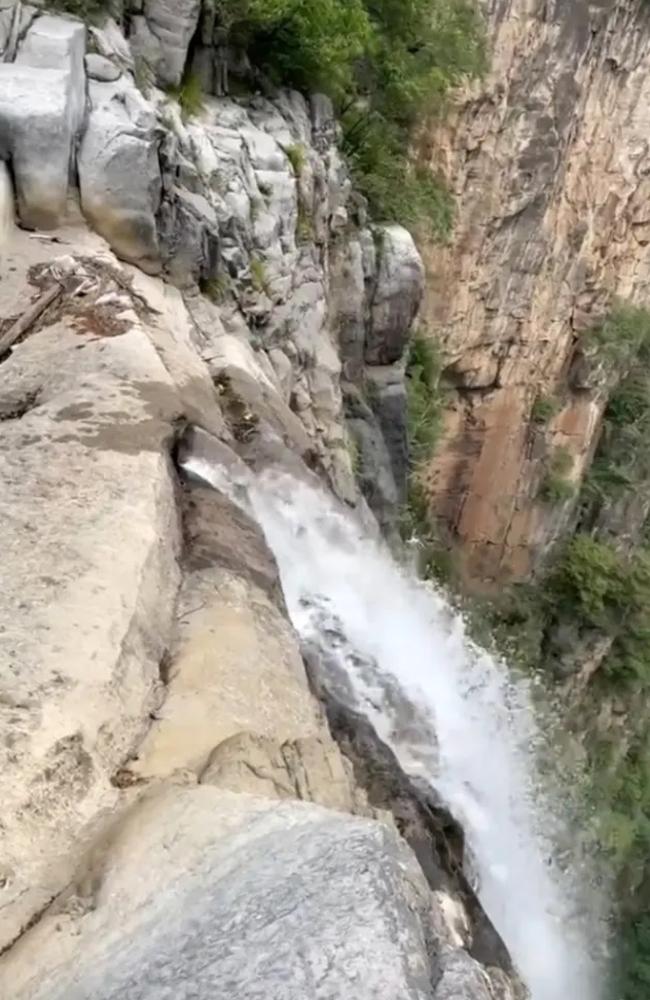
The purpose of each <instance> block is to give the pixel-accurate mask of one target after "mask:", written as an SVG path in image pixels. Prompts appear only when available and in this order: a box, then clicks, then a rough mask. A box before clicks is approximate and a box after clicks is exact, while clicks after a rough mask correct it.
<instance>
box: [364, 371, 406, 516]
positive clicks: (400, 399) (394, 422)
mask: <svg viewBox="0 0 650 1000" xmlns="http://www.w3.org/2000/svg"><path fill="white" fill-rule="evenodd" d="M365 376H366V391H367V396H368V400H369V402H370V405H371V407H372V410H373V412H374V414H375V416H376V417H377V422H378V424H379V428H380V430H381V434H382V437H383V439H384V442H385V445H386V448H387V450H388V454H389V456H390V468H391V470H392V473H393V480H394V482H395V487H396V490H397V503H398V505H400V506H401V505H403V504H405V503H406V496H407V492H408V474H409V431H408V399H407V394H406V377H405V371H404V365H402V364H396V365H387V366H385V367H384V366H377V367H369V368H366V370H365Z"/></svg>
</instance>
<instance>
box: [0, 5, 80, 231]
mask: <svg viewBox="0 0 650 1000" xmlns="http://www.w3.org/2000/svg"><path fill="white" fill-rule="evenodd" d="M84 39H85V28H84V26H83V25H82V24H81V23H80V22H78V21H70V20H67V19H64V18H59V17H40V18H38V19H37V20H36V21H35V22H34V24H33V25H32V27H31V28H30V29H29V31H28V32H27V36H26V38H25V40H24V41H23V42H22V44H21V46H20V49H19V51H18V54H17V56H16V61H15V62H14V63H0V159H9V158H11V161H12V169H13V174H14V177H15V182H16V195H17V200H18V212H19V216H20V219H21V221H22V223H23V225H25V226H27V227H30V228H44V229H47V228H50V227H52V226H54V225H56V224H57V223H58V222H59V221H60V220H61V219H62V218H63V216H64V214H65V208H66V199H67V194H68V177H69V172H70V168H71V164H72V154H73V141H74V138H75V135H76V133H77V131H78V129H79V127H80V125H81V121H82V116H83V111H84V106H85V83H84V80H85V77H84V65H83V53H84Z"/></svg>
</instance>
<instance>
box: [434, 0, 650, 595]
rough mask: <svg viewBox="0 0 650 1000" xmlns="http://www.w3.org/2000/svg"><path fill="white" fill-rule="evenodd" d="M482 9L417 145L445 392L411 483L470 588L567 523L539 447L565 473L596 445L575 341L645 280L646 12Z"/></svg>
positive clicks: (495, 1) (518, 567)
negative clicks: (440, 208) (547, 408)
mask: <svg viewBox="0 0 650 1000" xmlns="http://www.w3.org/2000/svg"><path fill="white" fill-rule="evenodd" d="M487 16H488V22H489V37H490V46H491V52H492V57H491V70H490V73H489V75H488V77H487V78H486V80H485V82H484V84H483V85H480V86H477V87H476V88H475V89H473V90H472V91H471V92H467V93H465V94H463V95H461V97H460V99H459V104H458V107H457V109H456V111H455V113H454V114H453V116H452V120H451V124H450V125H449V126H448V127H445V128H444V129H443V130H442V131H436V132H435V134H431V135H430V136H428V137H427V139H426V140H425V144H426V143H427V142H430V148H431V150H432V151H433V152H432V156H433V157H434V160H433V162H434V165H435V166H436V169H438V168H439V167H440V164H441V158H442V167H443V170H444V172H445V173H446V175H447V177H448V178H449V181H450V183H451V187H452V188H453V191H454V193H455V195H456V197H457V203H458V204H457V219H456V226H455V229H454V234H453V238H452V240H451V241H450V243H449V245H447V246H444V247H435V248H431V249H430V250H429V251H428V253H427V255H426V256H427V265H428V271H429V277H428V284H427V299H426V307H425V318H426V319H427V320H428V321H429V322H430V324H431V326H432V328H433V329H434V331H435V332H437V333H438V334H439V335H440V337H441V338H442V341H443V343H444V349H445V354H446V362H447V366H448V367H447V370H446V376H447V380H448V382H449V383H450V384H451V385H452V386H453V387H454V391H452V392H451V394H450V397H449V405H448V408H447V413H446V428H445V435H444V440H443V443H442V445H441V447H440V449H439V452H438V454H437V456H436V461H435V463H434V465H432V467H431V470H430V473H429V477H428V489H429V496H430V500H431V511H432V516H433V517H434V518H435V519H436V520H437V522H438V524H439V525H440V527H441V528H442V530H443V533H445V534H446V537H447V538H448V541H449V543H450V544H451V545H453V546H454V547H456V548H457V550H458V553H459V557H460V561H461V565H462V567H463V571H464V574H465V576H466V578H467V580H468V581H469V582H473V583H474V584H485V583H490V582H493V581H495V580H500V579H507V578H516V579H521V578H523V577H526V576H527V575H529V574H530V572H531V571H532V570H533V569H534V568H535V567H536V566H537V565H538V564H539V560H540V557H541V555H542V554H543V553H544V551H545V550H546V549H547V548H548V545H549V543H550V542H552V541H553V539H554V538H556V537H557V535H558V533H559V532H560V531H561V530H562V528H563V527H564V526H565V525H566V522H567V517H568V515H569V510H570V507H571V505H570V503H569V504H564V505H562V504H560V505H558V506H555V507H551V508H549V506H548V505H546V506H545V505H543V504H540V503H539V502H538V499H537V494H538V490H539V482H540V477H541V475H542V472H543V466H544V461H545V459H546V457H547V456H549V455H550V454H552V453H553V452H554V451H555V450H556V449H557V448H564V449H566V450H567V451H568V453H569V454H570V456H571V467H570V468H569V469H568V478H569V479H570V480H571V481H573V482H577V481H578V480H579V478H580V476H581V474H582V472H583V470H584V469H585V466H586V464H587V463H588V462H589V460H590V458H591V454H592V451H593V448H594V446H595V440H596V437H597V433H598V429H599V419H600V415H601V413H602V408H603V404H604V398H605V392H604V389H605V388H606V384H605V383H606V376H607V373H602V372H600V373H599V372H595V373H593V372H592V373H591V374H590V375H589V376H588V377H587V378H583V377H582V375H581V371H582V369H583V367H584V366H583V365H582V359H581V356H580V347H581V345H580V337H581V335H582V334H584V331H586V330H588V329H589V328H590V327H591V326H593V325H594V324H596V323H597V322H598V320H599V319H600V318H601V317H602V315H603V313H604V311H605V310H606V309H607V307H608V302H609V301H610V300H611V298H612V297H613V296H617V295H618V296H622V297H624V298H626V299H629V300H631V301H633V302H638V303H642V302H644V301H646V300H647V292H648V282H649V279H650V252H649V250H648V241H649V239H650V228H649V224H650V219H649V216H648V194H649V193H650V179H649V174H648V169H649V167H650V160H649V158H648V149H647V135H648V129H649V128H650V24H649V22H648V18H647V14H646V13H645V12H644V11H643V10H640V9H639V5H638V4H636V3H633V2H627V0H621V2H618V3H609V2H597V3H593V2H591V3H590V2H587V0H576V2H575V3H571V4H566V3H561V2H551V3H546V2H542V0H540V2H537V0H491V2H490V3H489V4H488V5H487ZM545 396H555V397H556V398H557V408H556V412H555V414H554V415H553V416H552V418H551V419H550V420H549V421H548V422H546V423H545V424H544V425H543V426H539V425H537V424H535V422H534V421H532V420H531V410H532V407H533V403H534V400H535V399H536V398H537V397H545Z"/></svg>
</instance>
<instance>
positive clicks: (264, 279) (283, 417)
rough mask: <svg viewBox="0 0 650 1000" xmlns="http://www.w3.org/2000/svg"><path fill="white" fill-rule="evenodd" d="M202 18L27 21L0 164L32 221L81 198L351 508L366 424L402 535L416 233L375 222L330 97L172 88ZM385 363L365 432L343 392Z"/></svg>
mask: <svg viewBox="0 0 650 1000" xmlns="http://www.w3.org/2000/svg"><path fill="white" fill-rule="evenodd" d="M199 6H200V5H199V4H198V3H197V2H195V0H188V2H187V3H185V4H184V5H182V6H181V7H178V6H177V5H170V4H165V3H159V2H157V0H155V2H154V0H151V2H150V3H147V4H145V5H144V9H143V10H142V11H141V12H140V13H135V14H133V15H130V14H129V15H128V16H127V15H126V14H125V22H124V23H125V24H126V25H127V26H128V27H129V31H130V35H129V40H128V41H127V39H126V38H125V37H124V36H123V35H122V34H121V32H120V28H119V27H118V25H117V24H116V23H115V22H114V21H111V20H107V21H106V22H105V23H104V24H102V25H99V26H97V25H95V26H93V27H92V28H90V29H86V28H85V27H84V26H83V25H82V24H81V23H80V22H78V21H75V20H73V19H69V18H62V17H52V16H48V15H40V16H35V17H32V20H31V24H30V23H29V22H27V27H26V28H25V25H23V24H22V22H21V26H20V27H19V30H18V28H16V30H15V31H14V34H13V36H12V38H13V41H11V43H10V40H9V39H7V42H6V46H7V48H6V52H5V60H6V61H5V62H3V63H1V64H0V71H1V72H2V73H4V74H5V76H6V78H7V86H6V87H5V88H4V89H3V95H2V96H0V122H1V121H2V118H1V116H2V114H3V112H2V107H3V104H2V102H3V100H5V102H6V106H5V111H4V114H5V129H4V133H5V134H6V139H5V145H4V146H2V139H0V158H2V159H7V160H9V161H10V162H11V166H12V170H13V174H14V177H15V181H16V187H17V196H18V215H19V220H20V222H21V224H23V225H26V226H34V225H39V226H41V227H43V226H54V225H57V224H58V223H60V222H62V221H63V220H64V218H65V216H66V210H67V208H68V207H69V206H70V205H71V204H73V202H74V200H75V199H76V198H77V197H78V200H79V206H80V208H81V211H82V213H83V215H84V217H85V218H86V220H87V221H88V223H89V225H90V226H91V227H92V228H93V229H94V230H95V231H96V232H97V233H99V234H100V235H101V236H102V237H103V238H104V239H105V240H106V241H107V242H108V244H109V245H110V247H111V249H112V250H113V251H114V252H115V253H116V254H117V255H118V257H120V258H121V259H122V260H125V261H128V262H131V263H134V264H136V265H137V266H138V268H139V269H140V270H143V271H145V272H147V273H150V274H156V273H164V274H165V275H166V276H167V277H168V278H169V279H171V280H172V281H173V282H174V283H175V284H177V285H179V286H180V287H182V288H183V289H184V291H185V292H186V294H187V295H188V296H189V299H188V306H189V308H190V310H191V313H192V319H193V323H194V324H195V327H196V328H197V329H198V330H200V331H201V336H202V338H203V340H204V344H203V355H204V357H205V359H206V361H207V362H208V364H209V366H210V371H211V374H212V375H213V377H214V378H217V379H220V380H221V381H222V383H225V382H226V381H227V382H228V385H229V391H230V392H231V393H232V395H233V396H234V397H236V398H237V399H238V400H240V401H241V403H242V404H243V405H244V406H248V407H249V408H250V407H251V406H252V407H253V409H256V411H259V412H261V411H263V412H264V415H265V417H266V418H268V421H267V422H268V424H269V426H271V427H272V428H273V430H274V433H275V434H276V435H278V436H279V437H280V438H283V437H284V436H285V434H286V432H287V431H288V432H289V443H290V447H291V448H292V449H293V450H296V451H298V452H299V453H300V454H302V455H305V456H309V455H310V456H311V458H310V461H312V463H314V464H315V465H318V467H319V468H320V469H321V470H322V472H323V474H324V475H326V476H327V478H328V479H329V481H330V483H331V485H332V486H333V488H334V489H335V491H336V492H337V494H338V495H339V496H340V497H341V498H343V499H344V500H346V501H347V502H349V503H355V502H356V501H357V499H358V490H357V485H356V482H355V471H356V470H355V469H353V459H354V451H355V446H354V445H351V443H350V431H351V430H352V431H354V430H355V428H356V433H355V435H354V436H355V437H356V438H357V439H358V442H361V439H363V440H364V441H365V442H366V445H365V446H364V447H365V450H366V451H367V450H368V448H367V443H368V442H374V443H373V445H372V448H373V449H374V455H373V458H372V463H371V464H372V466H373V467H377V463H380V464H381V468H380V470H379V474H380V478H381V479H382V480H383V481H384V483H385V486H384V487H382V489H381V490H379V491H377V490H373V489H372V488H371V487H370V486H368V485H367V484H368V483H369V478H370V477H369V475H368V474H363V475H362V476H361V483H362V484H363V485H364V488H365V490H366V494H367V497H368V499H369V500H370V502H371V503H373V504H375V510H376V512H377V514H378V516H379V517H380V520H381V521H382V524H383V525H384V526H385V527H386V529H387V530H389V531H390V530H391V529H394V526H395V523H396V518H397V506H398V505H399V503H400V502H402V501H403V499H404V496H405V489H406V487H405V482H406V478H405V477H406V461H405V453H406V450H407V441H406V425H405V420H406V417H405V406H406V393H405V388H404V371H403V365H402V364H401V359H402V357H403V355H404V352H405V349H406V343H407V339H408V335H409V330H410V328H411V324H412V322H413V319H414V316H415V314H416V312H417V309H418V306H419V303H420V299H421V295H422V282H423V272H422V264H421V260H420V257H419V255H418V252H417V250H416V249H415V245H414V243H413V240H412V238H411V236H410V235H409V234H408V233H407V232H406V230H404V229H401V228H400V227H399V226H387V227H369V226H368V225H367V222H366V217H365V210H364V208H363V204H362V202H361V201H360V200H359V199H358V198H355V197H352V188H351V183H350V179H349V177H348V174H347V170H346V168H345V165H344V163H343V161H342V159H341V155H340V153H339V151H338V148H337V138H338V127H337V124H336V122H335V120H334V116H333V111H332V107H331V105H330V103H329V102H328V101H327V99H326V98H323V97H314V98H312V99H311V100H310V101H309V102H308V101H306V100H305V99H304V98H303V97H302V96H300V95H298V94H296V93H285V94H278V95H276V96H275V97H274V98H273V99H269V98H266V97H265V98H262V97H260V96H257V97H254V98H252V99H248V100H245V101H235V100H232V99H228V98H219V99H217V98H214V97H211V96H210V95H208V94H206V95H205V96H204V97H203V98H202V104H201V108H200V109H199V108H197V113H196V114H195V115H194V116H193V117H191V118H188V117H187V116H186V115H182V114H181V113H180V108H179V105H178V104H177V103H176V101H175V100H174V98H173V97H172V96H170V93H169V91H167V92H165V91H163V90H159V89H157V87H156V86H154V83H155V82H156V81H157V82H158V83H159V84H160V85H161V86H165V87H169V86H170V85H176V84H178V83H179V81H180V76H181V75H182V72H183V69H184V66H185V60H186V57H187V52H188V47H189V44H190V40H191V38H192V36H193V35H194V32H195V30H197V24H198V14H199ZM172 8H173V9H172ZM15 9H16V11H17V12H18V7H16V8H15ZM35 13H37V12H35ZM20 16H22V15H20ZM12 17H13V15H12ZM16 18H18V19H19V13H16V16H15V18H14V19H13V20H12V21H11V27H12V30H13V26H14V22H16V23H17V21H16ZM7 23H9V19H8V18H7ZM201 30H203V29H201ZM87 48H92V50H93V51H88V52H87V53H86V57H85V61H84V52H85V51H86V49H87ZM24 66H29V67H30V85H29V86H27V84H26V82H25V79H26V78H25V79H23V76H24V72H26V71H25V70H23V67H24ZM84 66H85V67H86V71H87V74H88V79H87V81H86V79H85V71H84ZM21 74H23V75H21ZM11 81H14V82H13V83H12V82H11ZM39 88H41V89H42V90H43V94H42V95H41V92H40V90H39ZM14 91H15V93H14ZM45 92H47V95H46V94H45ZM25 101H27V102H28V104H27V105H26V104H25ZM29 102H31V103H29ZM2 132H3V130H2V128H0V133H2ZM39 143H40V144H41V145H40V146H39V147H38V148H37V145H38V144H39ZM45 146H47V149H48V153H47V155H43V153H42V149H44V148H45ZM5 147H6V148H5ZM75 173H76V176H77V177H78V184H79V190H78V192H77V191H76V190H75V188H74V186H73V182H74V178H75ZM32 175H33V176H32ZM197 286H200V288H201V289H202V290H203V292H205V293H206V294H207V296H208V299H210V300H212V305H213V306H214V308H213V307H212V305H211V303H210V301H207V300H206V299H204V298H203V299H199V298H198V296H197V290H198V289H197ZM228 338H230V339H228ZM375 365H380V366H383V367H382V371H383V372H384V375H383V376H382V379H381V380H380V381H381V387H380V388H379V390H378V391H377V392H375V393H373V396H372V399H369V400H368V401H369V402H370V406H369V407H365V408H363V412H362V414H361V416H359V412H360V411H359V410H358V409H357V411H356V412H355V413H354V415H352V414H350V416H351V417H352V419H353V420H354V421H355V423H354V425H353V427H352V428H348V427H347V426H346V416H347V415H348V414H346V411H345V405H344V398H343V397H344V392H343V391H342V382H349V383H351V384H354V385H355V386H356V389H357V391H358V392H361V393H363V391H364V385H365V382H366V380H368V379H369V380H371V381H373V382H376V381H377V379H374V377H373V375H372V372H373V367H372V366H375ZM369 366H370V367H369ZM359 420H361V421H362V422H363V424H364V426H361V425H360V424H359ZM384 440H386V444H387V447H388V452H387V451H386V448H384V447H383V441H384ZM356 450H359V451H363V450H364V449H363V448H362V447H358V448H357V449H356ZM387 456H390V461H388V460H387ZM366 464H367V463H366Z"/></svg>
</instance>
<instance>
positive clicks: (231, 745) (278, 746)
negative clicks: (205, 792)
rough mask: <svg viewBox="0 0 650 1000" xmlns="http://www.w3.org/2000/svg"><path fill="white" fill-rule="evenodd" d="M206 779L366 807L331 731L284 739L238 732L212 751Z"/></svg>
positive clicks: (277, 795) (332, 805)
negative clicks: (279, 739) (318, 734)
mask: <svg viewBox="0 0 650 1000" xmlns="http://www.w3.org/2000/svg"><path fill="white" fill-rule="evenodd" d="M199 781H200V782H201V784H204V785H215V786H217V787H218V788H227V789H230V790H231V791H234V792H245V793H247V794H250V795H259V796H261V797H263V798H272V799H300V800H301V801H303V802H314V803H316V804H317V805H321V806H325V807H327V808H328V809H338V810H340V811H342V812H349V813H353V812H356V811H357V810H358V809H359V808H363V805H362V803H361V801H360V796H359V795H355V789H354V780H353V778H352V767H351V765H350V764H349V763H348V761H346V760H345V758H343V757H342V756H341V752H340V750H339V748H338V747H337V745H336V744H335V743H334V742H333V740H332V739H331V738H330V737H329V734H325V733H323V735H322V736H309V737H305V738H302V739H297V740H286V741H285V742H283V743H281V742H279V741H278V740H273V739H269V737H264V736H257V735H255V734H253V733H237V734H236V735H235V736H232V737H230V739H227V740H224V742H223V743H220V744H219V746H217V747H215V749H214V750H213V751H212V753H211V754H210V756H209V758H208V761H207V764H206V766H205V768H204V770H203V771H202V772H201V773H200V775H199Z"/></svg>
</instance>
